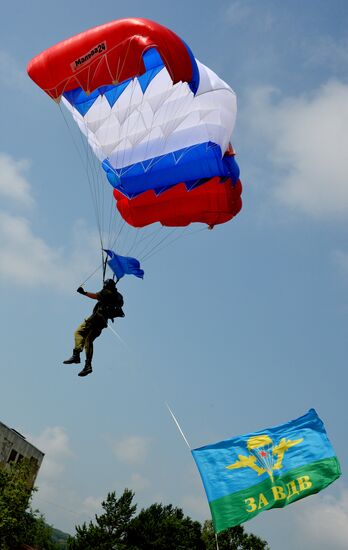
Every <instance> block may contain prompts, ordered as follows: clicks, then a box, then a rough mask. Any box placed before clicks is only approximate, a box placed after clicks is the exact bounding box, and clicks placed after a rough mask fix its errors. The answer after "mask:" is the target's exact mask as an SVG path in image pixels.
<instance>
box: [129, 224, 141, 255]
mask: <svg viewBox="0 0 348 550" xmlns="http://www.w3.org/2000/svg"><path fill="white" fill-rule="evenodd" d="M138 237H139V230H138V231H136V232H135V237H134V239H133V243H132V245H131V247H130V248H129V249H128V250H127V254H126V255H127V256H129V255H130V253H131V252H132V250H133V249H135V248H136V246H137V242H138Z"/></svg>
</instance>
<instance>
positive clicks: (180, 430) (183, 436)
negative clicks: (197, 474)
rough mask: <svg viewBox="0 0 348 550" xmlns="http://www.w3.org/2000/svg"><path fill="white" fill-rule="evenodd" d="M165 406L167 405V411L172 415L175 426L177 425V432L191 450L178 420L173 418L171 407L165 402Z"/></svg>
mask: <svg viewBox="0 0 348 550" xmlns="http://www.w3.org/2000/svg"><path fill="white" fill-rule="evenodd" d="M166 406H167V409H168V411H169V412H170V414H171V415H172V418H173V420H174V422H175V424H176V426H177V428H178V430H179V432H180V433H181V435H182V438H183V440H184V441H185V443H186V445H187V446H188V448H189V449H190V451H191V446H190V444H189V442H188V441H187V439H186V437H185V435H184V432H183V431H182V429H181V428H180V424H179V422H178V421H177V419H176V418H175V415H174V413H173V411H172V410H171V408H170V407H169V405H168V403H166Z"/></svg>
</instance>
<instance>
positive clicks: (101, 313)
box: [63, 279, 124, 376]
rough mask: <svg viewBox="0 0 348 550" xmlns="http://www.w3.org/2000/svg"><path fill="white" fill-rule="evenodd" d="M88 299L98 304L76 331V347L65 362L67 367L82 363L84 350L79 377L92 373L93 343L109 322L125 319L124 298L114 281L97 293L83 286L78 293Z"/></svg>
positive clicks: (110, 281) (106, 284) (105, 284)
mask: <svg viewBox="0 0 348 550" xmlns="http://www.w3.org/2000/svg"><path fill="white" fill-rule="evenodd" d="M76 292H78V293H79V294H83V295H85V296H87V297H88V298H91V299H93V300H97V304H96V305H95V306H94V308H93V312H92V315H91V316H90V317H88V318H87V319H85V320H84V321H83V323H81V325H80V326H79V327H78V328H77V329H76V331H75V335H74V339H75V347H74V349H73V353H72V356H71V357H69V359H66V360H65V361H63V363H64V364H65V365H71V364H73V363H75V364H78V363H80V362H81V359H80V354H81V352H82V351H83V350H85V353H86V362H85V366H84V368H83V369H82V371H81V372H79V374H78V375H79V376H87V375H88V374H90V373H91V372H92V357H93V342H94V340H95V339H96V338H98V336H100V334H101V333H102V331H103V329H104V328H106V327H107V326H108V320H109V319H111V320H112V321H113V320H114V318H115V317H124V312H123V309H122V306H123V296H122V294H120V293H119V292H118V290H117V288H116V283H115V281H114V280H113V279H107V280H106V281H105V282H104V285H103V288H102V290H100V291H99V292H97V293H93V292H87V291H86V290H84V289H83V288H82V287H81V286H79V287H78V289H77V291H76Z"/></svg>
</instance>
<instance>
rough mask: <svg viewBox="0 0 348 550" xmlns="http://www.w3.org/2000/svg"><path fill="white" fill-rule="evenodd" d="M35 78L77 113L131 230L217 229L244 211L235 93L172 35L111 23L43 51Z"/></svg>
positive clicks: (31, 68)
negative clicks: (198, 224) (233, 140)
mask: <svg viewBox="0 0 348 550" xmlns="http://www.w3.org/2000/svg"><path fill="white" fill-rule="evenodd" d="M28 74H29V76H30V77H31V78H32V79H33V80H34V81H35V82H36V83H37V84H38V86H39V87H40V88H42V89H43V90H44V91H45V92H46V93H47V94H48V95H49V96H50V97H51V98H52V99H54V100H55V101H56V102H59V103H60V102H61V103H63V104H64V105H65V107H66V108H67V109H68V110H69V111H70V112H71V114H72V116H73V118H74V120H75V121H76V123H77V125H78V127H79V129H80V130H81V132H82V134H83V135H84V136H85V137H86V140H87V142H88V144H89V146H90V148H91V150H92V151H93V152H94V154H95V157H96V158H97V159H98V161H99V162H100V164H101V166H102V167H103V169H104V171H105V173H106V176H107V179H108V181H109V182H110V184H111V185H112V187H113V188H114V189H113V195H114V197H115V199H116V204H117V208H118V211H119V213H120V214H121V216H122V218H123V220H125V221H126V222H127V224H129V225H131V226H133V227H136V228H140V227H144V226H147V225H149V224H153V223H155V222H160V224H162V225H163V226H171V227H182V226H187V225H189V224H191V223H192V222H201V223H206V224H207V225H208V226H210V227H212V226H214V225H216V224H220V223H224V222H226V221H228V220H230V219H231V218H233V217H234V216H235V215H236V214H237V213H238V212H239V210H240V209H241V206H242V202H241V192H242V186H241V183H240V180H239V168H238V165H237V163H236V161H235V154H234V150H233V148H232V146H231V143H230V139H231V134H232V131H233V128H234V124H235V119H236V111H237V105H236V95H235V93H234V91H233V90H232V89H231V88H230V86H229V85H228V84H226V83H225V82H224V81H223V80H221V78H219V77H218V76H217V75H216V74H215V73H214V72H213V71H212V70H211V69H209V68H208V67H206V66H205V65H203V64H202V63H200V62H199V61H198V60H197V59H196V58H195V57H194V55H193V54H192V52H191V50H190V48H189V47H188V46H187V44H186V43H185V42H184V41H183V40H181V39H180V38H179V37H178V36H177V35H176V34H174V33H173V32H172V31H171V30H169V29H167V28H165V27H163V26H162V25H159V24H158V23H155V22H153V21H149V20H146V19H136V18H131V19H123V20H118V21H113V22H111V23H107V24H105V25H101V26H99V27H95V28H93V29H90V30H87V31H86V32H82V33H81V34H78V35H76V36H73V37H72V38H69V39H67V40H64V41H63V42H60V43H59V44H56V45H55V46H53V47H51V48H49V49H47V50H45V51H44V52H42V53H41V54H40V55H38V56H37V57H35V58H34V59H32V60H31V61H30V63H29V65H28ZM99 172H100V173H102V170H99ZM97 185H98V186H100V182H98V183H97ZM102 248H107V249H109V248H110V246H109V244H106V245H104V246H103V242H102Z"/></svg>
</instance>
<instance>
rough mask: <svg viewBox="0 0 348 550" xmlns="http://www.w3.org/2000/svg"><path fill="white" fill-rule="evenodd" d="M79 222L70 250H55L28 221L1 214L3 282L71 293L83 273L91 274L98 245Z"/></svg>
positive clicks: (0, 242) (0, 254)
mask: <svg viewBox="0 0 348 550" xmlns="http://www.w3.org/2000/svg"><path fill="white" fill-rule="evenodd" d="M82 226H84V224H83V222H81V221H80V222H77V223H76V226H75V228H74V234H73V238H72V241H71V243H69V248H52V247H50V246H49V245H48V244H47V243H46V242H45V241H44V240H43V239H42V238H41V237H38V236H36V235H35V234H34V233H33V230H32V227H31V223H30V221H29V220H28V219H26V218H24V217H19V216H12V215H10V214H7V213H5V212H1V211H0V256H1V263H0V279H3V280H5V281H6V282H9V281H11V282H15V283H17V284H20V285H22V286H26V287H34V286H37V285H42V286H45V287H49V286H51V287H54V288H55V289H60V290H68V291H69V292H71V287H72V285H74V284H76V281H80V280H81V274H83V273H90V272H91V269H92V267H95V265H94V264H93V259H92V258H94V260H95V253H94V252H93V251H95V250H98V248H99V245H98V243H97V237H96V235H95V234H91V232H89V231H88V230H87V229H86V228H85V227H82Z"/></svg>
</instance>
